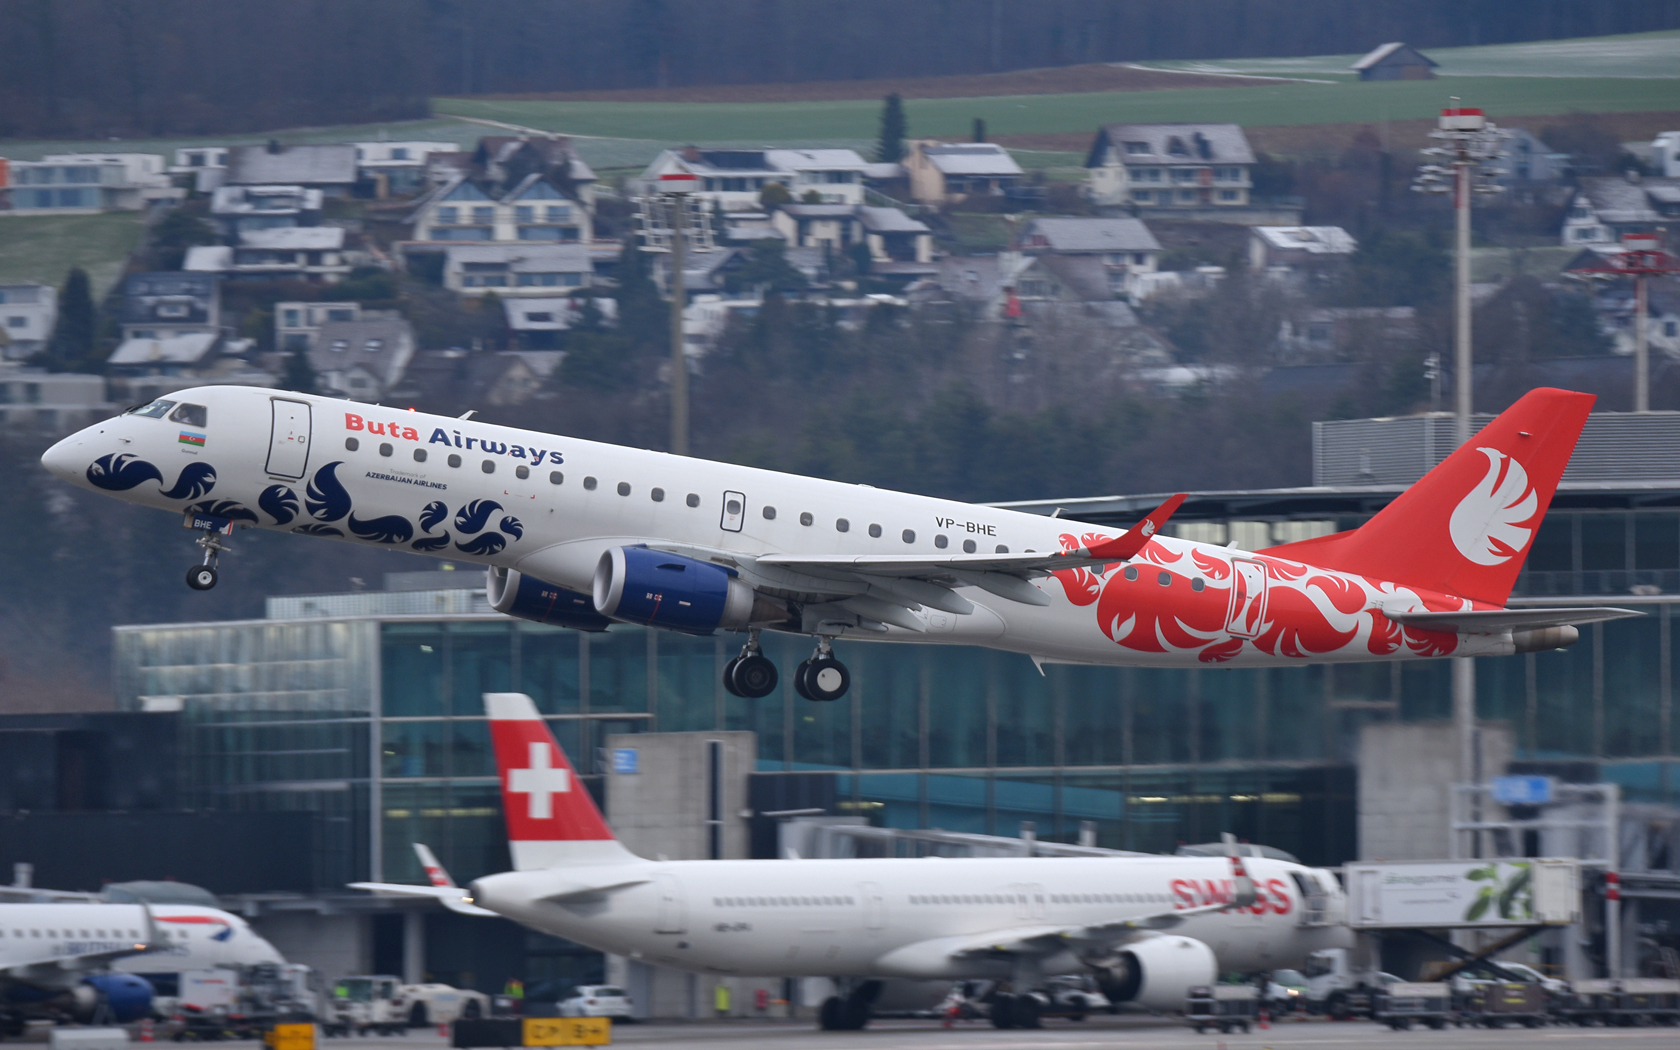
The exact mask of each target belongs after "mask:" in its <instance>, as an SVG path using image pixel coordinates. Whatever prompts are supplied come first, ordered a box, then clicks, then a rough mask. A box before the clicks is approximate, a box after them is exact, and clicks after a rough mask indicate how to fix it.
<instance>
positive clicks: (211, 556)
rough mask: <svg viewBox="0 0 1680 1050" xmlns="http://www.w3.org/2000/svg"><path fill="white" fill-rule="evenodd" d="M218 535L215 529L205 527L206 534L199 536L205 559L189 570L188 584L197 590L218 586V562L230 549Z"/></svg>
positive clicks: (199, 543)
mask: <svg viewBox="0 0 1680 1050" xmlns="http://www.w3.org/2000/svg"><path fill="white" fill-rule="evenodd" d="M218 535H219V533H217V532H216V531H215V530H213V529H205V530H204V535H202V536H200V537H199V538H198V541H197V542H198V545H199V546H200V547H202V548H203V549H204V561H203V562H202V563H200V564H198V565H194V566H193V567H192V568H190V569H188V570H187V586H188V587H191V588H192V589H193V590H195V591H207V590H209V589H210V588H212V587H214V586H216V579H217V576H216V562H217V561H218V560H219V559H220V555H221V553H222V552H223V551H225V550H227V549H228V548H227V546H226V545H225V544H223V543H222V541H221V540H219V539H217V538H216V537H217V536H218Z"/></svg>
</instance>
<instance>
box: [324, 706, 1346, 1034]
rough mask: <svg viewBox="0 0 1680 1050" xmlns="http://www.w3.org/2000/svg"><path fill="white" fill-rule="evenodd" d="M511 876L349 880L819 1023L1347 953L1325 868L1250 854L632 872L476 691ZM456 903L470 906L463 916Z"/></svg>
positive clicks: (532, 709)
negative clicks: (812, 990)
mask: <svg viewBox="0 0 1680 1050" xmlns="http://www.w3.org/2000/svg"><path fill="white" fill-rule="evenodd" d="M484 706H485V711H486V713H487V714H488V715H489V717H490V735H491V741H492V743H493V745H494V747H495V751H496V766H497V769H498V771H499V775H500V779H501V786H502V811H503V815H504V816H505V817H506V820H507V827H508V837H509V839H510V843H509V844H510V846H511V848H512V854H513V865H514V870H513V871H510V872H503V873H501V874H497V875H489V876H486V877H484V878H481V879H478V880H477V881H475V882H474V883H473V884H472V885H471V886H470V887H468V888H467V889H465V890H463V889H461V888H460V887H458V886H456V885H454V884H453V883H452V882H451V881H450V880H449V878H448V876H447V875H446V874H444V873H443V871H442V869H441V868H439V867H438V866H437V864H436V861H435V860H434V861H432V862H431V863H430V864H429V865H428V869H429V870H428V878H429V879H430V881H431V884H430V885H427V886H413V885H403V884H395V883H355V884H354V885H356V886H357V887H358V888H361V889H369V890H375V891H379V892H384V893H402V894H413V895H419V896H428V897H434V898H436V899H438V900H439V901H441V902H442V903H443V904H444V905H446V906H447V907H450V908H451V909H453V910H456V911H462V912H468V913H469V914H482V913H483V912H484V911H489V912H492V913H495V914H498V915H503V916H506V917H507V918H509V919H513V920H514V921H516V922H520V923H523V924H525V925H527V926H530V927H533V928H535V929H538V930H542V931H544V932H545V933H551V934H554V935H556V936H559V937H565V938H568V939H570V940H574V941H577V942H578V943H580V944H587V945H589V946H591V947H593V948H598V949H600V950H602V951H606V952H611V953H613V954H616V955H623V956H628V957H629V958H632V959H639V960H644V961H646V962H649V963H657V964H660V965H666V966H675V967H679V968H682V969H686V970H694V971H699V972H704V973H716V974H740V975H750V976H754V977H833V978H837V979H838V980H839V982H840V983H841V985H842V987H844V988H845V989H846V994H845V995H843V996H835V997H834V998H832V999H830V1000H828V1001H827V1002H825V1003H824V1004H823V1007H822V1013H821V1023H822V1026H823V1027H824V1028H830V1029H856V1028H862V1027H863V1026H864V1025H865V1024H867V1023H868V1021H869V1014H870V1003H871V1001H872V1000H873V997H874V996H875V995H876V994H877V993H878V991H879V989H880V981H881V980H882V979H884V978H913V979H920V980H938V979H945V980H951V981H958V980H970V979H973V980H997V981H1005V982H1008V985H1009V988H1010V991H1009V992H1008V993H1006V994H1004V995H1002V996H1001V997H998V998H996V999H994V1001H993V1004H992V1020H993V1023H994V1024H997V1025H999V1026H1000V1027H1029V1028H1030V1027H1036V1026H1037V1024H1038V1017H1039V1006H1040V1004H1041V1003H1042V1001H1043V1000H1042V999H1041V998H1040V997H1039V996H1038V995H1035V994H1034V993H1035V992H1037V991H1038V990H1039V989H1040V988H1042V986H1043V979H1044V978H1045V977H1046V976H1050V975H1054V974H1062V973H1090V974H1093V975H1094V976H1095V977H1096V979H1097V981H1098V984H1099V986H1100V987H1101V988H1102V989H1103V992H1104V994H1106V995H1108V996H1109V998H1110V999H1112V1000H1115V1001H1119V1002H1131V1003H1135V1004H1137V1005H1140V1006H1144V1007H1148V1008H1150V1009H1155V1010H1179V1009H1182V1008H1183V1006H1184V999H1185V993H1186V990H1187V989H1188V988H1190V987H1191V986H1193V985H1198V984H1210V983H1212V982H1213V981H1214V980H1215V979H1216V978H1217V977H1218V975H1219V974H1220V973H1221V972H1224V971H1228V970H1243V971H1256V970H1269V969H1272V968H1274V967H1282V966H1300V965H1303V964H1304V963H1305V962H1306V961H1307V957H1308V956H1309V955H1311V954H1312V953H1313V952H1315V951H1319V950H1322V949H1326V948H1338V947H1348V946H1349V945H1351V944H1352V934H1351V933H1350V932H1349V930H1348V927H1347V926H1346V925H1345V923H1344V922H1343V921H1342V920H1343V917H1344V913H1345V908H1346V903H1345V898H1344V897H1343V895H1342V891H1341V889H1340V886H1339V885H1338V883H1337V881H1336V876H1335V875H1334V874H1333V873H1332V872H1329V871H1325V870H1318V869H1313V868H1308V867H1305V866H1303V865H1300V864H1293V863H1289V862H1287V861H1282V860H1275V859H1268V858H1261V857H1246V858H1245V857H1149V856H1125V857H987V858H939V857H930V858H927V859H923V860H900V859H847V860H827V859H823V860H818V859H803V860H800V859H789V860H691V861H650V860H644V859H643V858H641V857H638V856H636V855H635V854H633V853H631V852H630V851H629V850H627V849H625V848H624V846H622V845H621V844H620V843H619V842H618V840H617V838H615V837H614V835H613V833H612V830H611V829H610V828H609V827H608V826H607V823H606V821H605V820H604V819H603V818H602V816H601V812H600V810H599V809H597V808H596V806H595V803H594V801H593V800H592V799H591V798H590V796H589V792H588V790H587V789H585V788H584V786H583V785H582V784H581V783H580V782H579V781H578V779H577V776H576V774H575V773H574V772H573V769H572V765H571V763H570V762H569V761H568V760H567V758H566V755H565V753H564V752H563V751H561V749H560V746H559V744H558V743H557V742H556V741H555V739H554V735H553V734H552V733H551V732H550V731H549V728H548V724H547V723H546V722H544V721H543V720H542V716H541V715H540V714H538V712H537V709H536V705H535V704H533V703H532V701H531V698H530V697H528V696H526V695H525V694H523V693H487V694H485V697H484ZM469 909H470V911H469Z"/></svg>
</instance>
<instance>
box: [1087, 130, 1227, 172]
mask: <svg viewBox="0 0 1680 1050" xmlns="http://www.w3.org/2000/svg"><path fill="white" fill-rule="evenodd" d="M1105 146H1113V147H1114V148H1115V149H1116V150H1118V151H1119V152H1120V155H1121V157H1122V158H1123V160H1124V162H1125V163H1127V164H1185V163H1192V162H1195V161H1206V162H1213V163H1220V164H1253V163H1254V151H1253V150H1252V149H1250V148H1249V145H1248V136H1246V135H1244V134H1243V130H1242V128H1240V127H1238V126H1237V125H1235V124H1105V125H1103V128H1102V130H1101V131H1099V132H1098V133H1097V139H1096V142H1095V143H1094V144H1093V145H1092V149H1091V156H1090V157H1089V158H1087V159H1086V161H1085V166H1086V167H1099V166H1101V165H1102V164H1103V163H1105V161H1106V158H1105V157H1103V156H1101V155H1100V154H1101V153H1102V152H1103V147H1105Z"/></svg>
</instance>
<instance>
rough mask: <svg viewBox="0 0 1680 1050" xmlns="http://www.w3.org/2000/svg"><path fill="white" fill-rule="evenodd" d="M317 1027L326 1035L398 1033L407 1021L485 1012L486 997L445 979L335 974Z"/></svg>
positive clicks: (470, 1017) (467, 1017) (449, 1018)
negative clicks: (416, 980) (322, 1019)
mask: <svg viewBox="0 0 1680 1050" xmlns="http://www.w3.org/2000/svg"><path fill="white" fill-rule="evenodd" d="M325 1013H326V1020H325V1022H324V1023H323V1025H322V1030H323V1031H324V1032H325V1034H327V1035H368V1034H370V1033H372V1034H377V1035H401V1034H402V1033H403V1032H404V1031H405V1030H406V1029H408V1028H410V1027H423V1026H426V1025H434V1024H445V1023H448V1022H450V1021H455V1020H458V1019H465V1020H473V1019H477V1018H480V1017H488V1016H489V1015H490V997H489V996H487V995H485V994H484V993H482V992H473V991H463V990H461V989H458V988H453V987H451V986H449V985H447V984H404V983H402V980H401V979H400V978H397V977H390V976H382V975H375V976H355V977H344V978H340V979H339V981H338V983H337V984H335V985H334V986H333V994H332V1000H331V1002H330V1003H329V1004H328V1005H327V1008H326V1011H325Z"/></svg>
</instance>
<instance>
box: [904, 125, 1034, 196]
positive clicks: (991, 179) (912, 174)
mask: <svg viewBox="0 0 1680 1050" xmlns="http://www.w3.org/2000/svg"><path fill="white" fill-rule="evenodd" d="M904 170H905V173H906V175H908V176H909V179H910V196H911V197H912V198H913V199H915V200H916V201H918V202H920V203H923V204H945V203H947V202H951V201H960V200H962V199H963V198H965V197H1001V196H1003V195H1004V194H1005V193H1007V192H1008V191H1009V190H1010V189H1012V188H1013V187H1015V186H1017V185H1019V184H1020V183H1021V180H1022V179H1023V178H1024V176H1025V173H1024V172H1023V171H1021V166H1020V165H1019V164H1017V163H1015V158H1014V157H1011V156H1010V155H1009V151H1008V150H1006V149H1004V148H1003V147H1002V146H999V145H998V144H997V143H995V142H935V141H933V140H932V139H915V140H913V141H911V142H910V143H909V151H908V153H906V155H905V158H904Z"/></svg>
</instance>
